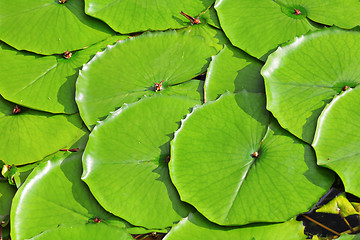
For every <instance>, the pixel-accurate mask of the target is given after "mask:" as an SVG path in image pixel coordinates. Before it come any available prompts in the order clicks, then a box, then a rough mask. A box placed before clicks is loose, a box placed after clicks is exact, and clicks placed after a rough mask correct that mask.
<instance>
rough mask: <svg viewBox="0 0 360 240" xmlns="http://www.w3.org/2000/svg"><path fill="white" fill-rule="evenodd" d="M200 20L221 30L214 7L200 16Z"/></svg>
mask: <svg viewBox="0 0 360 240" xmlns="http://www.w3.org/2000/svg"><path fill="white" fill-rule="evenodd" d="M201 18H202V19H204V20H205V21H206V23H207V24H209V25H211V26H213V27H216V28H218V29H221V27H220V22H219V18H218V16H217V13H216V11H215V8H214V7H211V8H209V10H208V11H206V12H205V13H204V15H202V16H201Z"/></svg>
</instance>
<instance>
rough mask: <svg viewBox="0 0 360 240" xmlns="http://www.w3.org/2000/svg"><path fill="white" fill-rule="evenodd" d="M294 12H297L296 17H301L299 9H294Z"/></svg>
mask: <svg viewBox="0 0 360 240" xmlns="http://www.w3.org/2000/svg"><path fill="white" fill-rule="evenodd" d="M294 11H295V13H294V14H295V15H296V16H297V15H300V14H301V11H300V10H298V9H296V8H294Z"/></svg>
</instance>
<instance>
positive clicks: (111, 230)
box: [31, 222, 133, 240]
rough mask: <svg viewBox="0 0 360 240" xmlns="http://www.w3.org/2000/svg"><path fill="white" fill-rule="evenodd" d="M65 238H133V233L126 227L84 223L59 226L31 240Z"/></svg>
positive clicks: (118, 239)
mask: <svg viewBox="0 0 360 240" xmlns="http://www.w3.org/2000/svg"><path fill="white" fill-rule="evenodd" d="M49 239H51V240H64V239H76V240H91V239H94V240H97V239H107V240H120V239H121V240H133V238H132V237H131V235H130V234H129V233H127V232H126V230H125V229H121V228H115V227H113V226H111V225H108V224H106V223H102V222H101V223H97V224H83V225H75V226H71V227H58V228H56V229H52V230H49V231H46V232H44V233H42V234H40V235H38V236H36V237H33V238H31V240H49Z"/></svg>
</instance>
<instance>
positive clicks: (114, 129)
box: [82, 95, 200, 228]
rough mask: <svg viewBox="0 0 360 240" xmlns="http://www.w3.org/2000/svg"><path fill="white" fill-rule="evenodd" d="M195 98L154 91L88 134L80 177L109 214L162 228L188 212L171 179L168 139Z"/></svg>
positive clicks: (135, 223)
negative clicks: (168, 164) (154, 92)
mask: <svg viewBox="0 0 360 240" xmlns="http://www.w3.org/2000/svg"><path fill="white" fill-rule="evenodd" d="M199 103H200V100H199V99H198V100H193V99H191V98H188V97H183V96H164V95H156V96H152V97H146V98H144V99H142V100H140V101H138V102H136V103H133V104H129V105H126V106H124V107H122V108H121V109H119V110H117V111H116V112H114V113H113V114H111V115H109V116H108V118H107V119H105V120H104V121H103V122H101V123H100V124H98V125H97V126H96V127H95V128H94V130H93V132H92V133H91V135H90V138H89V142H88V145H87V147H86V150H85V153H84V157H83V162H84V173H83V178H82V179H83V180H84V181H85V182H86V183H87V184H88V185H89V187H90V190H91V192H92V193H93V194H94V196H95V197H96V199H97V200H98V201H99V203H100V204H101V205H102V206H103V207H104V208H105V209H107V210H108V211H110V212H112V213H113V214H115V215H117V216H119V217H121V218H124V219H126V220H127V221H129V222H130V223H132V224H134V225H137V226H144V227H146V228H165V227H169V226H171V225H172V224H173V223H174V222H177V221H179V220H180V219H181V217H185V216H186V215H187V213H188V209H187V205H186V204H185V203H182V202H181V201H180V199H179V196H178V193H177V191H176V189H175V188H174V186H173V185H172V183H171V180H170V177H169V173H168V167H167V161H168V158H169V154H170V140H171V139H172V135H173V132H174V131H176V129H177V128H178V127H179V122H180V120H181V119H182V118H183V117H184V115H186V114H187V113H188V112H189V109H190V108H191V107H192V106H194V105H195V104H199Z"/></svg>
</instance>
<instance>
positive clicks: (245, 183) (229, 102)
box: [170, 91, 333, 225]
mask: <svg viewBox="0 0 360 240" xmlns="http://www.w3.org/2000/svg"><path fill="white" fill-rule="evenodd" d="M171 157H172V159H171V161H170V175H171V179H172V180H173V183H174V185H175V187H176V188H177V189H178V191H179V194H180V197H181V200H183V201H185V202H188V203H190V204H192V205H193V206H194V207H195V208H196V209H197V210H198V211H199V212H200V213H202V214H203V215H204V216H205V217H206V218H208V219H209V220H210V221H212V222H215V223H217V224H222V225H242V224H247V223H251V222H280V221H286V220H288V219H289V218H291V216H294V215H296V214H297V213H299V212H302V211H306V210H307V209H308V208H310V207H311V206H312V205H313V204H314V203H315V202H316V201H317V200H318V199H319V198H320V197H321V196H322V195H323V194H324V193H325V192H326V191H327V190H328V188H329V187H330V186H331V184H332V182H333V176H332V174H331V173H330V172H328V171H326V170H325V169H320V168H318V167H317V166H316V163H315V154H314V152H313V150H312V149H311V147H310V146H309V145H307V144H305V143H303V142H302V141H300V140H298V139H297V138H295V137H294V136H292V135H291V134H289V133H288V132H286V131H285V130H283V129H281V128H280V126H279V125H278V124H277V123H276V122H275V121H274V120H272V121H271V123H270V124H269V116H268V112H267V111H266V109H265V96H264V94H259V93H257V94H256V93H248V92H246V91H242V92H240V93H238V94H236V95H234V94H227V95H225V96H223V97H221V98H220V99H219V100H217V101H216V102H210V103H208V104H205V105H202V106H201V107H198V108H196V109H195V110H194V111H193V112H192V113H191V114H190V115H189V116H188V117H187V118H186V119H185V121H184V122H183V124H182V126H181V128H180V129H179V130H178V131H177V132H176V134H175V137H174V141H173V144H172V151H171Z"/></svg>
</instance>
